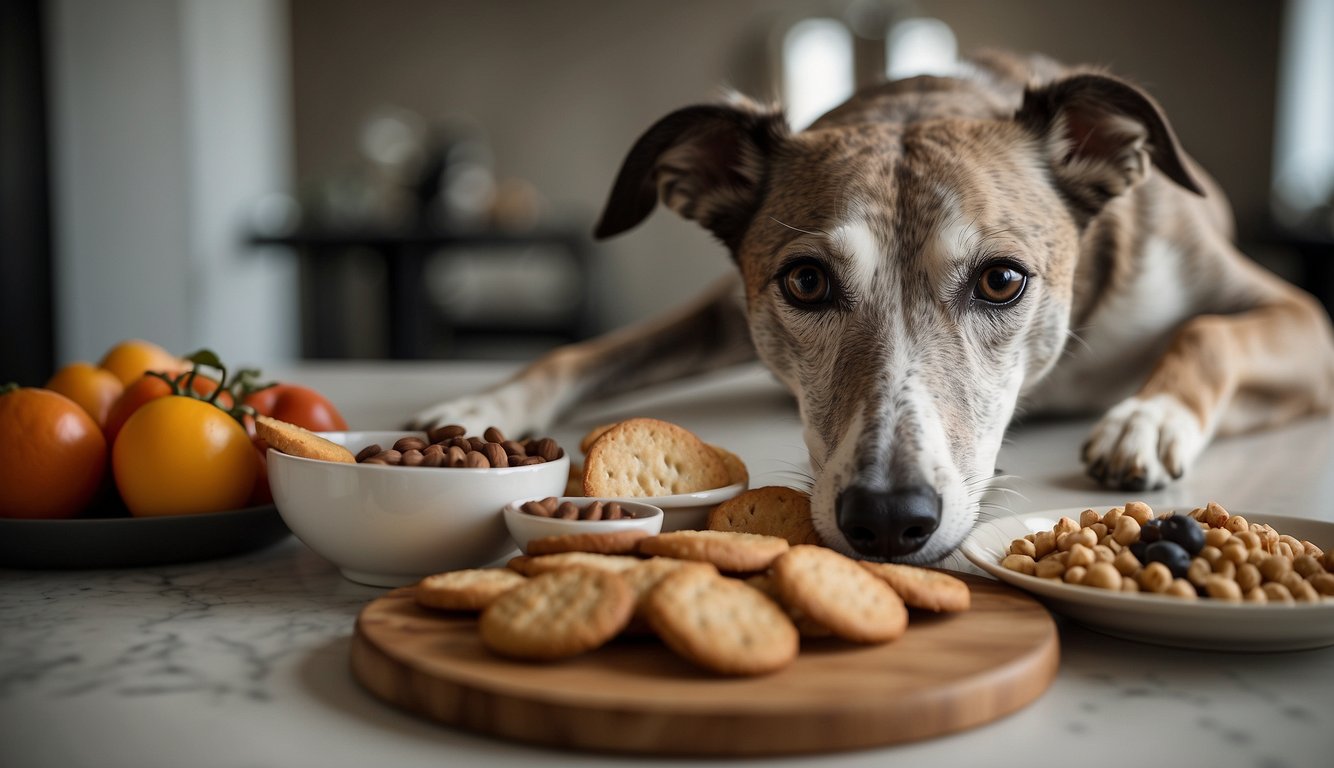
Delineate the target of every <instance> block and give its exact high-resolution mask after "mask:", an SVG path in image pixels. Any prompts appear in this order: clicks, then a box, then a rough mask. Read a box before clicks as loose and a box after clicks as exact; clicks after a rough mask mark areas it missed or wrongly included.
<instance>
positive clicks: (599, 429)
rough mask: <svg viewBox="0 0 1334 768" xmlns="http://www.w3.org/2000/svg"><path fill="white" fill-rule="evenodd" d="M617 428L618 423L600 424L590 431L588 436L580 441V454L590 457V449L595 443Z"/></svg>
mask: <svg viewBox="0 0 1334 768" xmlns="http://www.w3.org/2000/svg"><path fill="white" fill-rule="evenodd" d="M614 426H616V422H612V423H611V424H599V425H597V426H596V427H593V428H592V429H590V430H588V434H586V435H584V436H583V437H582V438H580V439H579V452H580V453H582V454H584V455H588V449H590V448H592V447H593V443H596V442H597V441H598V438H599V437H602V436H603V435H605V434H607V431H608V430H610V429H611V428H612V427H614Z"/></svg>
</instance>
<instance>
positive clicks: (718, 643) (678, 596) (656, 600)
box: [644, 568, 799, 675]
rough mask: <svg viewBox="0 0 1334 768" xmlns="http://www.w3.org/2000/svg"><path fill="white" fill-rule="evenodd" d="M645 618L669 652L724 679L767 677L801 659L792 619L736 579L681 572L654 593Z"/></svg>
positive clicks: (649, 600) (654, 589) (664, 580)
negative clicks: (730, 677) (724, 676)
mask: <svg viewBox="0 0 1334 768" xmlns="http://www.w3.org/2000/svg"><path fill="white" fill-rule="evenodd" d="M644 612H645V614H646V615H647V616H648V622H649V625H650V626H652V627H653V631H655V632H657V633H658V636H659V637H661V638H662V639H663V642H665V643H666V644H667V645H668V647H670V648H671V649H672V650H673V651H676V652H677V653H678V654H680V655H681V656H683V657H685V658H686V659H688V660H690V661H692V662H694V663H695V664H698V665H699V666H701V667H704V668H706V669H710V670H712V671H714V672H718V673H720V674H724V675H762V674H766V673H769V672H774V671H776V670H779V669H782V668H783V667H785V666H787V665H788V664H790V663H791V662H792V660H793V659H795V658H796V656H797V647H798V642H799V639H798V635H797V629H796V627H794V626H792V622H791V620H789V619H788V617H787V614H786V613H784V612H783V609H782V608H780V607H779V606H778V604H777V603H775V602H774V601H773V600H770V599H769V598H767V597H765V596H764V595H763V594H762V593H761V592H759V591H758V590H756V589H752V588H751V587H748V586H746V584H745V583H744V582H741V581H737V580H736V579H729V578H726V577H724V576H719V575H717V574H713V573H709V572H708V571H704V570H700V569H692V568H683V569H680V570H677V571H676V572H675V573H672V574H670V575H668V576H667V577H666V578H664V579H663V580H662V581H661V582H659V583H658V586H656V587H654V588H653V591H651V592H649V595H648V598H647V600H646V602H645V606H644Z"/></svg>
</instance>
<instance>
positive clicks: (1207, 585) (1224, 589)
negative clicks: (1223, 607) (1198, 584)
mask: <svg viewBox="0 0 1334 768" xmlns="http://www.w3.org/2000/svg"><path fill="white" fill-rule="evenodd" d="M1204 589H1205V591H1206V592H1208V593H1209V597H1212V598H1214V599H1216V600H1223V601H1226V602H1229V603H1240V602H1241V587H1238V586H1237V582H1235V581H1233V580H1232V579H1229V578H1225V577H1223V576H1210V577H1208V578H1207V579H1205V580H1204Z"/></svg>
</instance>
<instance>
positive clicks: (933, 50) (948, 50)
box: [885, 18, 959, 80]
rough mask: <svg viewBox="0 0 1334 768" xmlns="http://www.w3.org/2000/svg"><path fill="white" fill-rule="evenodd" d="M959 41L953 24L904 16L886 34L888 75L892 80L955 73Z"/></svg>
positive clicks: (886, 71) (886, 69) (886, 66)
mask: <svg viewBox="0 0 1334 768" xmlns="http://www.w3.org/2000/svg"><path fill="white" fill-rule="evenodd" d="M958 59H959V44H958V43H957V42H956V41H955V39H954V32H953V30H951V29H950V25H948V24H946V23H945V22H943V21H941V20H940V19H928V18H913V19H904V20H903V21H898V22H895V23H894V24H892V25H890V27H889V32H888V33H887V34H886V35H885V74H887V75H888V76H889V79H891V80H898V79H899V78H903V77H916V76H917V75H937V76H945V75H949V74H951V73H953V72H954V69H955V64H957V63H958Z"/></svg>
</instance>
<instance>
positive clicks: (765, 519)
mask: <svg viewBox="0 0 1334 768" xmlns="http://www.w3.org/2000/svg"><path fill="white" fill-rule="evenodd" d="M709 529H710V530H714V531H737V532H739V533H760V534H764V535H767V536H777V537H778V538H780V539H787V541H788V543H789V544H819V543H820V535H819V534H817V533H816V532H815V526H814V525H813V524H812V523H811V499H810V497H809V496H807V495H806V494H804V493H802V492H801V491H798V490H795V489H793V488H785V487H783V486H777V485H775V486H768V487H765V488H754V489H751V490H749V491H746V492H745V493H742V494H740V495H738V496H734V497H732V498H730V499H728V500H727V501H724V502H723V503H722V504H719V505H718V506H717V507H714V509H713V511H712V512H710V513H709Z"/></svg>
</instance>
